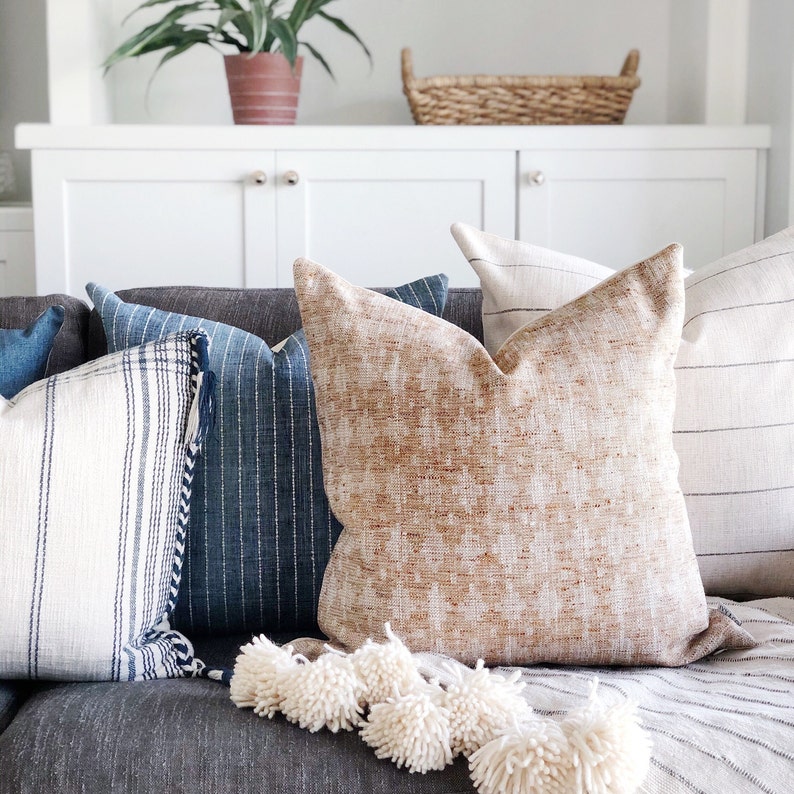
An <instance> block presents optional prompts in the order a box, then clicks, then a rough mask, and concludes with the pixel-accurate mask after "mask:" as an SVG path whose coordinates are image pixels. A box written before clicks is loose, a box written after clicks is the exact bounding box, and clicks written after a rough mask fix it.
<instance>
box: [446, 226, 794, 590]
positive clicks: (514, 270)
mask: <svg viewBox="0 0 794 794" xmlns="http://www.w3.org/2000/svg"><path fill="white" fill-rule="evenodd" d="M452 235H453V237H454V238H455V240H456V242H457V243H458V245H459V246H460V248H461V251H462V252H463V254H464V255H465V257H466V258H467V259H468V261H469V262H470V263H471V265H472V267H473V268H474V269H475V270H476V272H477V275H478V276H479V277H480V283H481V285H482V292H483V331H484V335H485V344H486V347H488V349H489V350H492V351H494V352H495V351H496V350H498V349H499V347H500V346H501V345H502V343H503V342H504V341H505V340H506V339H507V338H508V337H509V336H510V334H512V333H513V332H514V331H517V330H518V329H519V328H521V327H522V326H523V325H524V324H525V323H526V321H527V320H528V319H536V318H538V317H540V316H542V315H543V314H544V313H546V312H547V311H550V310H551V309H556V308H557V307H558V306H561V305H562V304H563V303H566V302H567V301H569V300H572V299H573V298H574V297H576V296H577V295H580V294H581V293H582V292H584V291H585V290H588V289H590V288H592V287H593V285H594V284H595V283H597V282H598V281H599V280H601V279H603V278H606V277H607V276H609V275H611V274H612V272H613V271H611V270H609V269H608V268H605V267H602V266H601V265H597V264H595V263H594V262H588V261H587V260H585V259H579V258H577V257H574V256H570V255H569V254H563V253H559V252H556V251H549V250H547V249H544V248H540V247H538V246H534V245H530V244H528V243H524V242H519V241H515V240H505V239H503V238H501V237H497V236H495V235H493V234H487V233H485V232H481V231H480V230H478V229H475V228H474V227H472V226H467V225H465V224H461V223H456V224H454V225H453V227H452ZM684 294H685V296H686V297H685V302H686V312H685V315H684V326H683V333H682V338H681V346H680V347H679V349H678V356H677V358H676V363H675V374H676V381H677V385H678V391H677V398H676V409H675V418H674V421H673V445H674V448H675V451H676V453H677V454H678V458H679V460H680V462H681V469H680V472H679V483H680V484H681V488H682V490H683V492H684V497H685V499H686V505H687V511H688V514H689V521H690V525H691V528H692V536H693V541H694V546H695V552H696V553H697V558H698V564H699V566H700V574H701V578H702V580H703V584H704V586H705V589H706V592H707V593H710V594H715V595H732V594H735V593H755V594H757V595H794V399H792V395H793V394H794V227H791V228H789V229H785V230H784V231H782V232H779V233H778V234H775V235H773V236H772V237H769V238H768V239H766V240H763V241H761V242H758V243H755V244H754V245H751V246H749V247H748V248H744V249H743V250H741V251H737V252H736V253H732V254H729V255H728V256H725V257H723V258H722V259H719V260H717V261H716V262H713V263H712V264H710V265H707V266H705V267H702V268H699V269H698V270H696V271H695V272H694V273H692V274H691V275H689V276H688V277H687V279H686V280H685V281H684ZM527 309H531V311H527Z"/></svg>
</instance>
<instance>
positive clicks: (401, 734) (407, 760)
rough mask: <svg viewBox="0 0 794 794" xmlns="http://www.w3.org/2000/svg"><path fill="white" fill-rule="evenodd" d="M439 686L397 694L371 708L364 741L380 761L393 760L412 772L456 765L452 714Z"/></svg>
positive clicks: (430, 685)
mask: <svg viewBox="0 0 794 794" xmlns="http://www.w3.org/2000/svg"><path fill="white" fill-rule="evenodd" d="M442 702H443V692H442V691H441V689H440V687H439V686H438V685H436V684H424V685H421V686H417V687H415V688H413V689H412V690H411V691H410V692H408V693H406V694H405V695H399V694H395V696H394V697H390V698H388V699H387V700H385V701H384V702H382V703H378V704H376V705H374V706H372V708H371V709H370V713H369V717H368V719H367V722H366V724H365V725H364V728H363V730H362V731H361V738H362V739H363V740H364V741H365V742H366V743H367V744H368V745H369V746H370V747H372V748H373V749H374V750H375V755H377V757H378V758H390V759H391V760H392V761H394V763H396V764H397V766H398V767H402V766H404V767H405V768H406V769H407V770H408V771H409V772H420V773H422V774H423V773H425V772H428V771H430V770H431V769H443V768H444V767H445V766H447V764H450V763H452V748H451V746H450V741H449V739H450V736H449V712H448V711H447V709H446V708H444V706H443V705H441V703H442Z"/></svg>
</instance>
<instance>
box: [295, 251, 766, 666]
mask: <svg viewBox="0 0 794 794" xmlns="http://www.w3.org/2000/svg"><path fill="white" fill-rule="evenodd" d="M295 286H296V290H297V294H298V300H299V303H300V309H301V316H302V319H303V325H304V329H305V332H306V337H307V339H308V344H309V351H310V356H311V365H312V372H313V377H314V384H315V392H316V398H317V410H318V416H319V426H320V433H321V439H322V446H323V475H324V480H325V486H326V490H327V492H328V498H329V501H330V504H331V507H332V509H333V511H334V513H335V515H336V516H337V517H338V518H339V520H340V521H341V523H342V525H343V526H344V527H345V529H344V530H343V532H342V535H341V536H340V539H339V542H338V543H337V545H336V547H335V549H334V551H333V554H332V556H331V560H330V563H329V566H328V568H327V570H326V573H325V577H324V580H323V587H322V592H321V595H320V604H319V624H320V627H321V628H322V629H323V631H325V632H326V634H327V635H328V636H329V638H330V639H331V641H332V642H335V643H337V644H339V645H342V646H345V647H348V648H356V647H358V646H359V645H360V644H361V643H362V642H364V640H365V639H366V638H368V637H381V636H382V635H383V625H384V623H385V622H386V621H390V622H391V626H392V629H393V630H394V631H395V632H397V634H399V635H400V636H401V637H402V638H403V639H404V640H405V642H406V643H407V644H408V646H409V647H411V648H413V649H415V650H426V651H435V652H438V653H442V654H445V655H448V656H453V657H455V658H457V659H459V660H461V661H463V662H466V663H473V662H474V661H475V660H477V659H478V658H483V659H485V661H486V662H487V663H488V664H528V663H533V662H560V663H576V664H624V665H629V664H657V665H680V664H686V663H688V662H691V661H693V660H695V659H698V658H700V657H702V656H704V655H706V654H708V653H711V652H712V651H715V650H717V649H718V648H723V647H748V646H752V644H753V641H752V639H751V638H750V637H749V635H747V634H746V633H745V632H744V630H743V629H741V628H740V627H739V626H738V625H737V624H736V623H735V622H734V621H733V620H732V619H731V617H730V616H729V615H727V614H725V613H723V612H719V611H711V612H710V611H709V609H708V607H707V605H706V601H705V596H704V593H703V586H702V584H701V581H700V577H699V574H698V567H697V563H696V560H695V555H694V551H693V548H692V540H691V537H690V533H689V526H688V523H687V515H686V510H685V507H684V499H683V496H682V494H681V491H680V489H679V487H678V483H677V478H676V474H677V470H678V462H677V459H676V456H675V453H674V451H673V446H672V418H673V407H674V399H675V381H674V376H673V368H672V367H673V359H674V357H675V354H676V351H677V349H678V343H679V339H680V334H681V324H682V317H683V286H682V271H681V249H680V247H679V246H671V247H669V248H667V249H665V250H664V251H662V252H660V253H659V254H657V255H656V256H654V257H651V258H650V259H648V260H646V261H645V262H642V263H639V264H638V265H635V266H633V267H631V268H628V269H626V270H624V271H622V272H621V273H618V274H616V275H615V276H613V277H612V278H609V279H607V280H606V281H604V282H602V283H601V284H599V285H598V286H596V287H595V288H594V289H593V290H592V291H590V292H588V293H586V294H585V295H583V296H581V297H580V298H578V299H577V300H575V301H573V302H572V303H569V304H567V305H565V306H563V307H561V308H559V309H557V310H556V311H553V312H550V313H549V314H547V315H545V316H544V317H543V318H541V319H540V320H538V321H537V322H535V323H533V324H531V325H528V326H525V327H524V328H523V329H521V330H519V331H518V332H516V333H515V334H513V336H512V337H511V338H510V339H509V340H508V341H507V342H506V343H505V345H503V346H502V348H501V349H500V350H499V352H498V353H497V354H496V355H495V357H494V358H491V356H490V355H489V354H488V353H487V352H486V350H485V348H484V347H483V346H482V345H481V344H480V343H479V342H478V341H477V340H476V339H474V338H473V337H472V336H470V335H469V334H467V333H466V332H465V331H463V330H461V329H459V328H457V327H456V326H454V325H451V324H449V323H446V322H445V321H443V320H440V319H438V318H436V317H430V316H429V315H427V314H425V313H423V312H421V311H418V310H416V309H414V308H412V307H408V306H403V305H400V304H397V303H395V302H394V301H389V300H387V299H384V298H383V297H381V296H379V295H376V294H374V293H371V292H369V291H367V290H363V289H360V288H358V287H354V286H352V285H350V284H348V283H347V282H345V281H344V280H342V279H341V278H339V277H338V276H336V275H335V274H333V273H331V272H330V271H328V270H326V269H325V268H323V267H321V266H320V265H317V264H314V263H312V262H309V261H307V260H298V261H297V262H296V264H295Z"/></svg>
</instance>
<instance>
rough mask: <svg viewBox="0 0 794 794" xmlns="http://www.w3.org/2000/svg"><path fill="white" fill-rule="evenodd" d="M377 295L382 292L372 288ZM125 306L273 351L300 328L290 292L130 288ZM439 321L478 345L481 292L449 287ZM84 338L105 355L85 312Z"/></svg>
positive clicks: (96, 324)
mask: <svg viewBox="0 0 794 794" xmlns="http://www.w3.org/2000/svg"><path fill="white" fill-rule="evenodd" d="M373 289H374V291H375V292H380V293H383V292H385V291H386V288H385V287H375V288H373ZM116 294H117V295H118V296H119V298H121V299H122V300H123V301H125V302H126V303H138V304H141V305H143V306H152V307H153V308H155V309H161V310H162V311H165V312H173V313H175V314H187V315H191V316H193V317H203V318H204V319H206V320H209V321H211V322H218V323H224V324H225V325H231V326H234V327H235V328H239V329H240V330H241V331H247V332H248V333H249V334H254V335H255V336H258V337H259V338H260V339H262V340H263V341H264V342H265V343H266V344H267V345H269V346H270V347H273V346H274V345H276V344H278V343H279V342H281V341H283V340H284V339H286V338H287V337H288V336H290V335H291V334H294V333H295V331H297V330H298V329H299V328H300V327H301V318H300V312H299V310H298V302H297V300H296V298H295V290H294V289H292V288H291V287H272V288H270V289H254V288H250V289H228V288H225V287H135V288H133V289H125V290H119V291H118V292H117V293H116ZM442 316H443V318H444V319H445V320H448V321H449V322H451V323H453V324H454V325H457V326H458V327H460V328H463V329H464V330H465V331H468V332H469V333H470V334H471V335H472V336H473V337H474V338H475V339H478V340H479V341H482V339H483V327H482V291H481V290H480V288H479V287H450V288H449V289H448V290H447V302H446V304H445V305H444V312H443V314H442ZM88 325H89V333H88V358H89V359H93V358H96V357H97V356H102V355H104V354H105V353H107V352H108V343H107V337H106V334H105V329H104V328H103V326H102V318H101V317H100V316H99V314H98V313H97V311H96V309H94V310H93V311H92V312H91V316H90V321H89V324H88Z"/></svg>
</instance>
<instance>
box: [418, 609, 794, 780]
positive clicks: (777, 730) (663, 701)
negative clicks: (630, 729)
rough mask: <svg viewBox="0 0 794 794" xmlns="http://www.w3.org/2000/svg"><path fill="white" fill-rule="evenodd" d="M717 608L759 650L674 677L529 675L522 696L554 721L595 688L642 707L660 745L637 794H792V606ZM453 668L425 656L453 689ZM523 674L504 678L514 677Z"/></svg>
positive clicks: (609, 702)
mask: <svg viewBox="0 0 794 794" xmlns="http://www.w3.org/2000/svg"><path fill="white" fill-rule="evenodd" d="M709 606H710V607H712V608H714V609H719V610H724V611H728V612H730V613H731V614H732V615H733V616H734V617H735V619H737V620H738V621H740V622H741V624H742V626H743V627H744V628H746V629H747V631H748V632H749V633H750V634H751V635H752V636H753V638H754V639H755V640H756V642H757V643H758V645H757V647H755V648H752V649H750V650H731V651H725V652H724V653H719V654H715V655H713V656H709V657H708V658H707V659H702V660H701V661H699V662H694V663H693V664H690V665H687V666H686V667H679V668H676V669H674V670H671V669H663V668H659V667H632V668H620V667H597V668H582V667H559V666H548V665H535V666H533V667H525V668H522V669H521V670H520V673H521V678H520V679H519V680H521V681H523V682H524V683H525V684H526V688H525V689H524V691H523V693H522V695H523V696H524V697H525V698H526V700H527V701H528V702H529V703H530V705H531V706H532V708H533V709H534V711H535V713H536V714H537V715H539V716H550V717H552V718H555V719H557V718H559V716H560V715H561V714H565V713H566V712H569V711H571V710H573V709H575V708H579V707H581V706H582V704H583V703H585V702H586V701H587V699H588V697H589V695H590V692H591V689H592V687H593V684H594V682H595V681H596V680H597V690H596V694H597V697H598V699H599V700H600V701H601V702H602V703H603V704H604V706H605V707H610V706H613V705H617V704H619V703H623V702H625V701H626V700H631V701H633V702H634V703H636V704H637V713H638V716H639V718H640V720H641V724H642V728H643V730H644V731H645V733H646V734H647V735H648V737H649V738H650V740H651V744H652V750H651V764H650V769H649V771H648V775H647V777H646V778H645V780H644V781H643V783H642V784H641V785H640V787H639V789H638V790H637V794H749V792H753V793H754V794H755V793H757V794H790V793H791V791H792V790H794V786H793V784H794V599H791V598H766V599H759V600H756V601H749V602H745V603H736V602H734V601H730V600H728V599H716V598H714V599H709ZM448 663H449V662H448V660H446V659H442V658H439V657H436V656H432V655H430V654H424V655H423V656H422V664H421V669H422V672H423V673H424V674H425V675H428V676H430V677H432V676H436V677H439V678H441V679H442V680H445V679H447V678H448V677H449V670H448V669H447V668H446V665H447V664H448ZM515 670H516V668H502V669H499V670H497V671H496V672H499V673H501V674H502V675H505V676H507V675H510V674H511V673H513V672H515ZM452 790H455V791H457V789H452ZM598 790H605V789H600V788H599V789H598ZM606 790H609V791H612V790H613V789H611V788H608V789H606ZM614 790H615V791H620V790H621V789H620V788H615V789H614Z"/></svg>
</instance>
